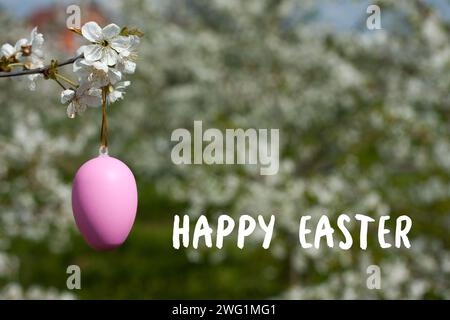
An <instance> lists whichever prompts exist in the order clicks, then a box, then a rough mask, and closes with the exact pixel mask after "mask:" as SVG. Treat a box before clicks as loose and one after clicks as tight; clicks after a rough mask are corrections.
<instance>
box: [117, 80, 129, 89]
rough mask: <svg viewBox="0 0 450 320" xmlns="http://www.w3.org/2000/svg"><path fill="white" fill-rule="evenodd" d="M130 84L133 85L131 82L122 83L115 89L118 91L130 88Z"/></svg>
mask: <svg viewBox="0 0 450 320" xmlns="http://www.w3.org/2000/svg"><path fill="white" fill-rule="evenodd" d="M130 84H131V81H122V82H119V83H118V84H117V85H116V87H115V89H116V90H120V89H125V88H126V87H128V86H129V85H130Z"/></svg>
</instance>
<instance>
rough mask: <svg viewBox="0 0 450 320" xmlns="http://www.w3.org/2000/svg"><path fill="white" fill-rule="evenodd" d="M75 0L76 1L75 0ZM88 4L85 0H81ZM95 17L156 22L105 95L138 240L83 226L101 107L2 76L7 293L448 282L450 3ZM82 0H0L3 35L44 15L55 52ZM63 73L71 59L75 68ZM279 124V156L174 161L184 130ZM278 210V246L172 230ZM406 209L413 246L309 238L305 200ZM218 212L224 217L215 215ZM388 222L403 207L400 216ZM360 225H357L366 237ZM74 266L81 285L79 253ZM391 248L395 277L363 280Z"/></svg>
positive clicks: (131, 5)
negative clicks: (111, 97) (73, 113)
mask: <svg viewBox="0 0 450 320" xmlns="http://www.w3.org/2000/svg"><path fill="white" fill-rule="evenodd" d="M70 3H73V2H70ZM76 3H77V2H76ZM78 3H79V4H80V5H81V10H82V11H81V13H82V20H83V21H89V20H95V21H98V22H99V24H100V25H106V24H108V23H110V22H115V23H117V24H119V25H121V26H124V25H128V26H136V27H138V28H140V29H141V30H142V31H143V32H144V33H145V36H144V38H143V39H142V43H141V46H140V49H139V54H140V56H139V60H138V65H137V72H136V74H134V75H132V76H131V77H130V80H131V82H132V85H131V87H130V88H129V90H128V92H127V93H126V96H125V99H124V100H123V101H121V102H120V103H116V104H114V105H112V106H111V107H110V108H109V111H108V119H109V138H110V154H111V155H113V156H115V157H118V158H120V159H121V160H123V161H124V162H125V163H127V165H128V166H129V167H130V168H131V169H132V170H133V172H134V173H135V176H136V180H137V184H138V190H139V209H138V214H137V219H136V222H135V224H134V227H133V229H132V232H131V234H130V236H129V238H128V240H127V241H126V243H125V244H124V245H123V246H122V247H120V248H119V249H117V250H115V251H113V252H101V253H99V252H95V251H93V250H91V249H90V248H89V247H88V246H87V245H86V244H85V243H84V241H83V239H82V238H81V236H80V235H79V233H78V232H77V230H76V228H75V223H74V221H73V218H72V213H71V203H70V199H71V198H70V192H71V180H72V178H73V176H74V174H75V172H76V170H77V169H78V168H79V167H80V166H81V164H82V163H84V162H85V161H87V160H88V159H90V158H92V157H95V156H96V154H97V150H98V147H97V146H98V139H99V137H98V135H99V130H100V110H99V109H88V110H87V111H86V112H85V113H84V114H83V115H81V116H78V117H76V118H75V119H68V118H67V117H66V115H65V106H63V105H61V104H60V103H59V95H60V92H59V91H60V90H59V88H58V87H57V86H56V85H55V84H54V83H49V81H44V80H43V79H41V81H40V82H39V83H38V85H37V90H36V91H34V92H31V91H29V90H28V89H27V84H26V81H23V80H22V81H21V80H18V79H1V81H0V109H1V114H0V297H1V298H5V299H29V298H39V299H40V298H79V299H107V298H112V299H166V298H180V299H197V298H203V299H219V298H220V299H228V298H230V299H231V298H233V299H238V298H246V299H262V298H274V297H276V298H288V299H305V298H319V299H330V298H331V299H334V298H337V299H354V298H360V299H378V298H385V299H386V298H387V299H424V298H425V299H426V298H438V299H448V298H449V297H450V288H449V284H450V251H449V250H450V239H449V236H448V234H449V230H450V216H449V213H450V179H449V178H450V140H449V139H450V95H449V88H450V73H449V72H448V71H449V67H450V44H449V36H450V32H449V28H450V19H449V18H450V5H449V3H448V2H447V1H416V0H411V1H409V0H408V1H402V0H400V1H377V2H375V3H376V4H378V5H379V6H380V8H381V16H382V30H373V31H370V30H368V29H367V27H366V18H367V17H368V14H367V13H366V9H367V7H368V5H369V3H368V2H366V1H300V0H285V1H274V0H246V1H236V0H231V1H225V0H214V1H202V0H186V1H181V0H170V1H156V0H155V1H144V0H131V1H126V2H125V1H123V2H122V1H97V2H93V1H79V2H78ZM67 4H69V2H67V3H65V2H63V1H62V2H60V1H58V2H52V1H32V2H31V1H15V2H14V3H11V2H8V1H1V2H0V6H1V5H3V10H2V11H0V24H1V26H2V33H1V34H0V40H1V41H2V43H4V42H10V43H14V41H16V40H17V39H19V38H21V37H25V36H27V35H28V34H29V31H30V30H31V28H32V27H33V26H35V25H37V26H38V27H39V30H40V31H41V32H43V33H44V37H45V41H46V42H45V46H46V48H47V50H48V51H47V58H48V60H50V59H51V58H58V59H60V60H62V59H65V58H67V57H71V56H73V55H74V52H75V50H76V48H77V47H78V46H79V45H80V43H79V42H78V40H77V38H76V36H73V34H71V33H70V32H67V31H66V30H65V19H66V17H67V15H66V13H65V9H66V5H67ZM66 71H67V72H68V73H69V74H70V71H71V70H70V67H66ZM194 120H202V121H203V126H204V127H205V128H206V127H209V128H221V129H224V128H279V129H280V172H279V173H278V174H277V175H276V176H260V175H259V174H258V172H257V171H255V170H253V169H252V168H248V167H242V166H206V165H204V166H190V167H178V166H175V165H173V164H172V162H171V161H170V151H171V147H172V146H173V144H172V143H171V142H170V135H171V132H172V131H173V130H174V129H177V128H187V129H189V130H192V127H193V121H194ZM184 213H189V214H190V215H191V216H192V217H196V216H198V215H200V214H206V215H208V216H209V217H210V218H212V219H214V218H215V217H217V216H218V215H219V214H221V213H228V214H230V215H233V216H235V217H236V216H239V215H240V214H243V213H248V214H251V215H254V216H256V215H257V214H263V215H270V214H276V215H277V227H276V231H275V235H274V239H273V242H272V245H271V247H270V250H263V249H261V248H260V244H259V243H258V242H257V241H255V243H253V244H251V243H249V245H248V246H247V245H246V248H245V249H244V250H242V251H241V250H239V249H237V248H236V245H235V242H234V239H231V240H229V241H226V242H225V248H224V249H223V250H216V249H205V248H202V249H200V250H198V251H195V250H179V251H176V250H174V249H173V248H172V224H173V216H174V214H184ZM341 213H348V214H355V213H361V214H368V215H371V216H373V217H375V218H376V217H379V216H381V215H390V216H391V217H392V219H391V220H394V219H395V217H397V216H399V215H402V214H407V215H409V216H410V217H412V219H413V230H412V232H411V238H412V247H411V249H409V250H407V249H394V248H393V249H387V250H381V249H379V247H378V245H377V243H376V229H370V232H369V245H368V250H366V251H362V250H360V249H359V247H358V246H354V248H352V249H351V250H349V251H341V250H339V249H337V248H335V249H329V248H324V247H322V248H321V249H320V250H304V249H302V248H300V246H299V245H298V234H297V232H298V221H299V218H300V216H301V215H305V214H309V215H312V216H313V220H315V219H317V217H319V216H320V215H322V214H327V215H328V216H330V220H332V221H333V218H334V217H336V216H337V215H338V214H341ZM212 221H214V220H212ZM391 227H392V225H391ZM357 232H358V228H357V226H356V225H355V226H352V234H353V235H354V237H355V236H356V235H357V234H358V233H357ZM72 264H76V265H79V266H80V268H81V271H82V278H81V286H82V289H81V290H73V291H71V290H68V289H67V287H66V279H67V276H68V275H67V274H66V268H67V266H69V265H72ZM372 264H376V265H379V266H380V268H381V271H382V288H381V289H380V290H369V289H368V288H367V287H366V279H367V274H366V269H367V267H368V266H369V265H372Z"/></svg>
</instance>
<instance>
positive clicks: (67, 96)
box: [61, 89, 75, 104]
mask: <svg viewBox="0 0 450 320" xmlns="http://www.w3.org/2000/svg"><path fill="white" fill-rule="evenodd" d="M73 97H75V91H73V90H70V89H67V90H64V91H63V92H61V103H63V104H66V103H67V102H69V101H71V100H72V99H73Z"/></svg>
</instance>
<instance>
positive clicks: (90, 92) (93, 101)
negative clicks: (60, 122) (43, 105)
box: [61, 85, 102, 118]
mask: <svg viewBox="0 0 450 320" xmlns="http://www.w3.org/2000/svg"><path fill="white" fill-rule="evenodd" d="M68 102H69V105H68V106H67V116H68V117H69V118H74V117H75V114H76V113H82V112H84V111H85V110H86V107H87V106H88V107H98V106H100V105H101V104H102V91H101V90H100V89H97V88H90V87H89V86H88V85H81V86H79V87H78V88H77V89H76V90H72V89H67V90H64V91H63V92H61V103H63V104H66V103H68Z"/></svg>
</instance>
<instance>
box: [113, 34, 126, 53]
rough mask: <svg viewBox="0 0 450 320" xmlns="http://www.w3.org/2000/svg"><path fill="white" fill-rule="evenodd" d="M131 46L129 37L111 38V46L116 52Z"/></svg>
mask: <svg viewBox="0 0 450 320" xmlns="http://www.w3.org/2000/svg"><path fill="white" fill-rule="evenodd" d="M130 46H131V38H130V37H124V36H118V37H115V38H114V39H112V40H111V48H113V49H114V50H116V51H117V52H119V53H120V52H122V51H125V50H127V49H128V48H130Z"/></svg>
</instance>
